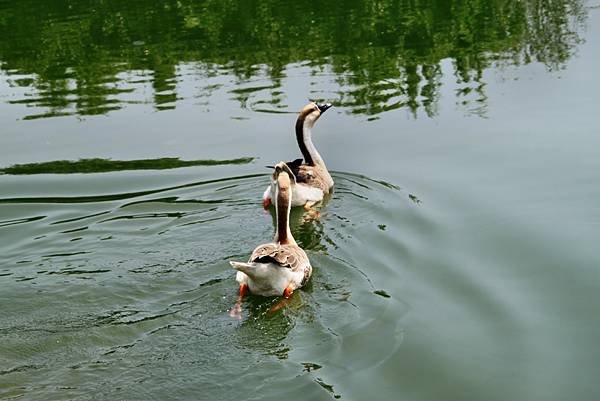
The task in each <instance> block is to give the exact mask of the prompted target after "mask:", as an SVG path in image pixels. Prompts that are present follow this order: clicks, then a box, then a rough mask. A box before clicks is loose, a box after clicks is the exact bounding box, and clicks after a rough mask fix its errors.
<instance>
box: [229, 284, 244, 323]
mask: <svg viewBox="0 0 600 401" xmlns="http://www.w3.org/2000/svg"><path fill="white" fill-rule="evenodd" d="M247 293H248V284H240V293H239V295H238V298H237V301H235V305H233V308H231V309H230V310H229V316H231V317H234V318H236V319H242V299H244V296H245V295H246V294H247Z"/></svg>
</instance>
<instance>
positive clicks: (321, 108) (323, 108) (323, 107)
mask: <svg viewBox="0 0 600 401" xmlns="http://www.w3.org/2000/svg"><path fill="white" fill-rule="evenodd" d="M315 104H316V105H317V107H318V108H319V111H320V112H321V114H323V113H325V112H326V111H327V109H328V108H330V107H331V103H325V104H321V103H315Z"/></svg>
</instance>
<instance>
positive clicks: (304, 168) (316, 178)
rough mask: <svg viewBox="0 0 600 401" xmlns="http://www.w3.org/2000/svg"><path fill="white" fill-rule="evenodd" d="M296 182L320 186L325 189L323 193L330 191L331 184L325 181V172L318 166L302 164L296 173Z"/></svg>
mask: <svg viewBox="0 0 600 401" xmlns="http://www.w3.org/2000/svg"><path fill="white" fill-rule="evenodd" d="M296 182H299V183H302V184H306V185H309V186H311V187H315V188H319V189H321V190H322V191H323V193H328V192H329V186H328V185H327V182H326V181H325V177H324V176H323V173H322V172H321V170H320V169H319V168H318V167H315V166H309V165H308V164H302V165H301V166H299V167H298V173H297V175H296Z"/></svg>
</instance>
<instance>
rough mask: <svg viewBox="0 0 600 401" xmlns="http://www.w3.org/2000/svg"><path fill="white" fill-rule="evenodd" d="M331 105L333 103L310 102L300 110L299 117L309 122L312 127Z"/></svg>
mask: <svg viewBox="0 0 600 401" xmlns="http://www.w3.org/2000/svg"><path fill="white" fill-rule="evenodd" d="M330 107H331V103H317V102H310V103H309V104H307V105H306V106H304V107H303V108H302V110H300V116H299V119H302V120H303V121H304V122H306V123H308V124H309V127H312V126H313V125H314V124H315V122H316V121H317V120H318V119H319V117H321V114H323V113H325V112H326V111H327V109H329V108H330Z"/></svg>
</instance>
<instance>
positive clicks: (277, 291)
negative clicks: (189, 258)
mask: <svg viewBox="0 0 600 401" xmlns="http://www.w3.org/2000/svg"><path fill="white" fill-rule="evenodd" d="M273 181H274V183H275V185H274V187H275V197H274V198H275V199H276V202H275V213H276V215H277V225H276V229H275V238H274V239H273V242H270V243H267V244H262V245H259V246H257V247H256V249H254V251H253V252H252V255H251V256H250V259H249V260H248V262H247V263H242V262H233V261H231V262H229V263H230V264H231V266H232V267H233V268H234V269H236V270H238V272H237V274H236V280H237V282H238V283H240V292H239V298H238V303H237V304H236V307H234V309H233V310H232V311H231V314H232V316H239V315H236V313H239V311H240V310H239V304H240V301H241V298H242V297H243V296H244V295H245V294H246V293H247V292H248V291H250V292H251V293H253V294H257V295H262V296H266V297H268V296H281V295H283V296H284V297H285V298H289V297H290V296H291V295H292V293H293V292H294V290H295V289H297V288H300V287H302V286H303V285H304V284H305V283H306V282H307V281H308V279H309V278H310V275H311V274H312V267H311V265H310V261H309V260H308V256H306V252H304V250H303V249H302V248H300V247H299V246H298V244H296V241H295V240H294V237H293V236H292V233H291V231H290V226H289V218H290V208H291V205H292V197H291V195H292V192H293V189H294V187H295V186H296V185H297V184H296V182H295V178H294V174H293V173H292V171H291V170H290V168H289V167H288V166H287V164H286V163H284V162H280V163H278V164H277V165H276V166H275V171H274V172H273Z"/></svg>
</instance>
